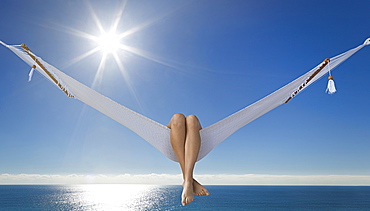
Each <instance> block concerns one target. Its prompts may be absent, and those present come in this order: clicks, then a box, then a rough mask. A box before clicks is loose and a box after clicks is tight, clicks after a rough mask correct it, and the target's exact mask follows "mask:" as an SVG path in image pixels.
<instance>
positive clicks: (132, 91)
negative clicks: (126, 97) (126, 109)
mask: <svg viewBox="0 0 370 211" xmlns="http://www.w3.org/2000/svg"><path fill="white" fill-rule="evenodd" d="M113 57H114V59H115V60H116V63H117V65H118V68H119V70H120V72H121V74H122V77H123V79H124V80H125V82H126V84H127V87H128V88H129V91H130V94H131V95H132V96H134V98H135V100H136V102H137V104H138V105H139V107H140V109H141V111H143V113H144V109H143V106H142V104H141V103H140V100H139V98H138V96H137V94H136V92H135V90H134V88H133V86H132V84H131V80H130V75H129V74H128V73H127V71H126V69H125V67H124V66H123V63H122V62H121V59H120V58H119V57H118V55H117V53H113Z"/></svg>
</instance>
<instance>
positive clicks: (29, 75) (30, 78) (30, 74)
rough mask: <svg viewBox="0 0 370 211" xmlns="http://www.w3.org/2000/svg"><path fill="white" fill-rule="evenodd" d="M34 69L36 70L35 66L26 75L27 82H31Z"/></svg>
mask: <svg viewBox="0 0 370 211" xmlns="http://www.w3.org/2000/svg"><path fill="white" fill-rule="evenodd" d="M35 69H36V65H32V69H31V71H30V73H29V74H28V82H30V81H31V80H32V76H33V72H34V71H35Z"/></svg>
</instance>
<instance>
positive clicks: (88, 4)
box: [85, 1, 105, 33]
mask: <svg viewBox="0 0 370 211" xmlns="http://www.w3.org/2000/svg"><path fill="white" fill-rule="evenodd" d="M85 2H86V5H87V8H88V9H89V11H90V14H91V16H92V18H93V20H94V22H95V24H96V26H97V27H98V29H99V31H100V33H104V32H105V30H104V28H103V25H102V24H101V23H100V20H99V18H98V16H97V15H96V13H95V11H94V8H93V7H92V6H91V4H90V3H89V1H85Z"/></svg>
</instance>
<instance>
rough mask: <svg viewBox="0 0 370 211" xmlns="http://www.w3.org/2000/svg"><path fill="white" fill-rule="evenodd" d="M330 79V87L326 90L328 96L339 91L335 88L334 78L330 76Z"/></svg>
mask: <svg viewBox="0 0 370 211" xmlns="http://www.w3.org/2000/svg"><path fill="white" fill-rule="evenodd" d="M328 79H329V81H328V87H327V88H326V92H327V93H328V94H334V93H335V92H336V91H337V89H336V88H335V84H334V81H333V76H329V77H328Z"/></svg>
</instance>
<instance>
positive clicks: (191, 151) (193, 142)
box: [168, 114, 209, 205]
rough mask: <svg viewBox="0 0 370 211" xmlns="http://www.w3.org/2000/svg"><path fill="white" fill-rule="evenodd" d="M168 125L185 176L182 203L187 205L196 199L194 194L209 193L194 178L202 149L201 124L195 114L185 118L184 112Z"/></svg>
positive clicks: (173, 146)
mask: <svg viewBox="0 0 370 211" xmlns="http://www.w3.org/2000/svg"><path fill="white" fill-rule="evenodd" d="M168 127H169V128H171V134H170V139H171V144H172V148H173V149H174V152H175V154H176V156H177V158H178V160H179V163H180V166H181V170H182V174H183V178H184V183H183V187H184V190H183V193H182V204H183V205H187V204H189V203H190V202H192V201H193V200H194V194H195V195H197V196H204V195H209V193H208V191H207V189H205V188H204V187H203V186H202V185H201V184H199V183H198V182H197V181H196V180H194V179H193V171H194V166H195V162H196V160H197V157H198V153H199V149H200V134H199V130H200V129H201V126H200V123H199V120H198V118H197V117H196V116H194V115H190V116H188V117H186V118H185V116H184V115H182V114H175V115H174V116H173V117H172V119H171V121H170V123H169V125H168Z"/></svg>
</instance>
